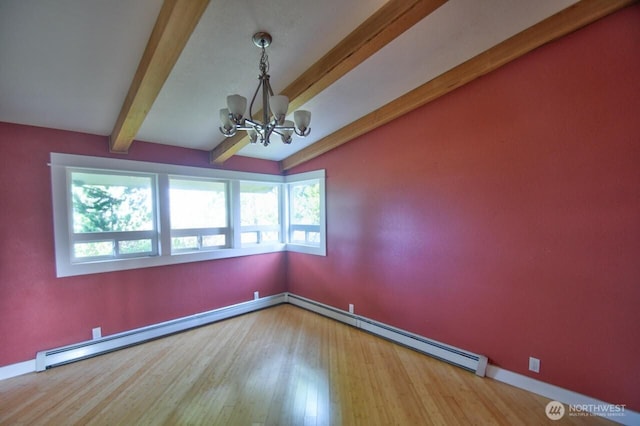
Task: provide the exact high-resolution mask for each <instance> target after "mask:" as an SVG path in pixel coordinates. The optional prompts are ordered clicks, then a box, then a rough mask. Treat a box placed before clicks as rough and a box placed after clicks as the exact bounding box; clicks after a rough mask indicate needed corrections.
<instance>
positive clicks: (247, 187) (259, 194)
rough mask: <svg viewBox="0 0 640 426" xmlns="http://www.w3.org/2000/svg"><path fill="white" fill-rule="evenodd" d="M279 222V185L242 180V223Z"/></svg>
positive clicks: (251, 224) (253, 224)
mask: <svg viewBox="0 0 640 426" xmlns="http://www.w3.org/2000/svg"><path fill="white" fill-rule="evenodd" d="M279 223H280V190H279V187H278V186H277V185H270V184H264V183H260V182H242V183H241V184H240V224H241V225H242V226H256V225H278V224H279Z"/></svg>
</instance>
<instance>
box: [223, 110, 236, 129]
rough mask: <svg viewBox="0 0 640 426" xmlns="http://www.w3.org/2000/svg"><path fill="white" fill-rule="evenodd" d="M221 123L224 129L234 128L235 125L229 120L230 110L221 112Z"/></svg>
mask: <svg viewBox="0 0 640 426" xmlns="http://www.w3.org/2000/svg"><path fill="white" fill-rule="evenodd" d="M220 122H221V123H222V128H223V129H226V130H231V129H232V128H233V124H232V123H231V120H230V119H229V110H228V109H227V108H223V109H221V110H220Z"/></svg>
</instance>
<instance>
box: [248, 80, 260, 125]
mask: <svg viewBox="0 0 640 426" xmlns="http://www.w3.org/2000/svg"><path fill="white" fill-rule="evenodd" d="M260 86H262V80H260V83H258V87H256V91H255V92H253V97H252V98H251V103H250V104H249V119H251V120H253V103H254V102H255V101H256V96H258V91H259V90H260Z"/></svg>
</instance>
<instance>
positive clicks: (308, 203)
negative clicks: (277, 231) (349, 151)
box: [287, 172, 326, 256]
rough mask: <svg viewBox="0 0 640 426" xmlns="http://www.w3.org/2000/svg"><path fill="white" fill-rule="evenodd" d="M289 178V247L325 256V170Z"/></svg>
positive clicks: (293, 249)
mask: <svg viewBox="0 0 640 426" xmlns="http://www.w3.org/2000/svg"><path fill="white" fill-rule="evenodd" d="M287 178H288V182H289V183H288V190H289V194H288V199H289V212H288V218H289V226H288V234H289V235H288V241H289V249H290V250H292V251H300V252H304V253H310V254H319V255H322V256H324V255H326V248H325V247H326V244H325V213H324V211H325V199H324V172H309V173H304V174H301V175H296V176H288V177H287Z"/></svg>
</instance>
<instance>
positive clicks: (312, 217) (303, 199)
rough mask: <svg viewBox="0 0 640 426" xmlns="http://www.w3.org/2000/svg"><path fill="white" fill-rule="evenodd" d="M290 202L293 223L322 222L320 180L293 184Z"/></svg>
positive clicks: (314, 223) (308, 223)
mask: <svg viewBox="0 0 640 426" xmlns="http://www.w3.org/2000/svg"><path fill="white" fill-rule="evenodd" d="M290 203H291V218H290V220H291V223H292V224H296V225H319V224H320V184H319V183H318V182H311V183H301V184H296V185H292V186H291V192H290Z"/></svg>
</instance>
